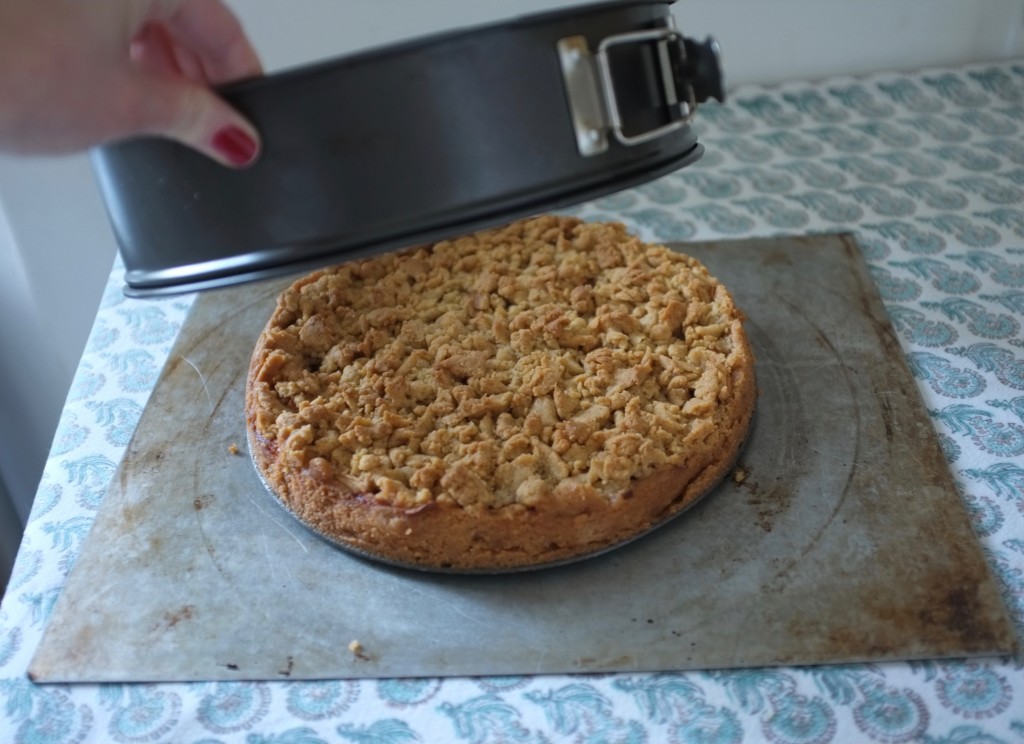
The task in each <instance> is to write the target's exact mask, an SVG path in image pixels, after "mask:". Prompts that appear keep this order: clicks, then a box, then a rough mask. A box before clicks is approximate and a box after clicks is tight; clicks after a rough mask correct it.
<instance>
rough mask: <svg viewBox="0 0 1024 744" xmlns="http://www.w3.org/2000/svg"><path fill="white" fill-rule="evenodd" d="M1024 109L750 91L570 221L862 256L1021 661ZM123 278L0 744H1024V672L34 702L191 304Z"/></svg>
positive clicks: (1016, 98)
mask: <svg viewBox="0 0 1024 744" xmlns="http://www.w3.org/2000/svg"><path fill="white" fill-rule="evenodd" d="M1022 91H1024V60H1021V61H1016V60H1014V61H1008V62H1002V63H998V64H981V65H970V66H964V67H957V68H954V69H932V70H926V71H921V72H917V73H913V74H905V73H901V74H883V75H877V76H872V77H864V78H833V79H828V80H825V81H818V82H813V83H811V82H807V83H803V82H794V83H789V84H785V85H781V86H777V87H770V88H769V87H745V88H742V89H739V90H737V91H734V93H733V95H732V97H731V99H730V101H729V102H728V103H726V104H725V105H706V106H703V107H701V109H700V111H699V112H698V115H697V119H696V121H695V124H694V126H695V128H696V129H697V132H698V134H699V137H700V140H701V141H702V142H703V144H704V145H705V147H706V148H707V152H706V154H705V155H704V158H703V159H702V160H701V161H700V162H699V163H698V164H697V165H695V166H693V167H690V168H686V169H684V170H682V171H678V172H676V173H673V174H671V175H668V176H665V177H662V178H660V179H659V180H657V181H655V182H652V183H649V184H647V185H644V186H641V187H638V188H635V189H631V190H628V191H624V192H620V193H617V194H615V195H613V196H608V197H606V198H602V199H599V200H596V201H593V202H590V203H587V204H583V205H580V206H579V207H577V208H574V209H573V210H571V211H572V212H573V213H575V214H578V215H580V216H582V217H585V218H588V219H611V220H619V221H622V222H624V223H625V224H626V225H627V226H628V227H630V228H631V229H632V230H633V231H634V232H636V233H637V234H639V235H640V236H641V237H643V238H644V239H646V240H650V241H685V240H713V239H718V238H737V237H754V236H769V235H795V234H810V233H819V232H833V231H835V232H839V231H850V232H853V233H854V234H855V235H856V237H857V239H858V241H859V245H860V247H861V249H862V251H863V255H864V257H865V259H866V261H867V263H868V265H869V268H870V272H871V275H872V276H873V278H874V280H875V281H876V282H877V285H878V288H879V290H880V292H881V295H882V297H883V300H884V302H885V305H886V308H887V310H888V312H889V315H890V317H891V319H892V322H893V324H894V326H895V328H896V331H897V333H898V336H899V339H900V342H901V345H902V349H903V352H904V354H905V356H906V359H907V361H908V363H909V366H910V368H911V369H912V371H913V374H914V376H915V379H916V381H917V384H918V387H919V389H920V392H921V394H922V396H923V399H924V403H925V405H926V407H927V410H928V411H929V413H930V415H931V418H932V420H933V421H934V425H935V428H936V430H937V432H938V436H939V437H940V440H941V443H942V447H943V449H944V452H945V454H946V456H947V459H948V461H949V465H950V468H951V471H952V473H953V475H954V477H955V480H956V482H957V485H958V487H959V489H960V490H961V493H962V496H963V502H964V505H965V507H966V510H967V512H968V513H969V516H970V519H971V521H972V524H973V527H974V529H975V531H976V533H977V535H978V537H979V538H980V540H981V542H982V544H983V548H984V551H985V554H986V556H987V558H988V560H989V562H990V565H991V567H992V569H993V572H994V574H995V576H996V577H997V580H998V582H999V585H1000V588H1001V592H1002V596H1003V598H1004V600H1005V602H1006V604H1007V606H1008V608H1009V610H1010V612H1011V614H1012V618H1013V622H1014V625H1015V628H1016V629H1017V632H1018V636H1019V637H1024V336H1022V333H1021V322H1022V319H1024V137H1022V135H1024V93H1022ZM524 156H528V154H526V153H524ZM66 249H67V250H74V249H75V248H74V246H67V247H66ZM121 274H122V269H121V267H120V265H119V264H118V263H116V262H115V265H114V267H113V270H112V272H111V276H110V282H109V285H108V287H107V289H106V292H105V294H104V297H103V300H102V303H101V307H100V308H99V311H98V313H97V316H96V320H95V324H94V327H93V330H92V333H91V335H90V337H89V341H88V344H87V348H86V350H85V352H84V354H83V357H82V359H81V362H80V366H79V368H78V371H77V374H76V376H75V378H74V382H73V385H72V387H71V391H70V394H69V396H68V399H67V403H66V406H65V408H64V411H63V414H62V416H61V419H60V424H59V428H58V431H57V434H56V437H55V439H54V442H53V447H52V451H51V453H50V456H49V459H48V461H47V464H46V468H45V471H44V474H43V478H42V482H41V484H40V486H39V490H38V494H37V496H36V500H35V503H34V506H33V508H32V512H31V515H30V518H29V523H28V526H27V529H26V532H25V537H24V540H23V543H22V545H21V548H20V551H19V553H18V557H17V561H16V564H15V567H14V572H13V576H12V580H11V583H10V585H9V588H8V591H7V593H6V596H5V597H4V600H3V604H2V605H0V741H2V742H17V743H18V744H29V743H31V744H43V743H46V744H50V743H52V744H57V743H58V742H59V743H62V744H64V743H67V744H70V743H72V742H124V743H129V742H132V743H135V742H140V743H141V742H185V743H187V744H212V743H213V742H225V743H226V742H247V743H248V744H261V743H262V744H270V743H271V742H273V743H275V744H315V743H319V742H355V743H357V744H371V743H372V744H391V743H394V744H398V743H401V742H430V743H433V742H467V743H470V744H491V743H497V742H517V743H523V744H526V743H529V744H541V743H542V742H574V743H579V744H584V743H587V744H598V743H607V744H612V743H621V744H641V743H651V744H654V743H656V742H670V743H678V744H683V743H690V742H700V743H702V744H712V743H714V744H730V743H734V742H741V741H762V740H763V741H770V742H778V743H779V744H824V743H825V742H885V743H892V742H928V743H929V744H968V743H973V744H982V743H984V744H996V743H997V742H1020V741H1024V655H1022V654H1018V656H1017V657H1016V658H1004V659H983V660H978V659H975V660H941V661H917V662H907V663H884V664H857V665H839V666H820V667H807V668H769V669H749V670H732V671H716V670H709V671H704V672H690V673H678V674H677V673H658V674H606V675H580V676H538V677H486V678H475V679H404V680H397V679H385V680H368V681H353V680H335V681H316V682H299V681H287V682H273V683H266V682H231V683H224V682H219V683H201V682H198V683H188V684H159V685H155V684H110V685H75V686H68V685H52V686H51V685H47V686H38V685H35V684H33V683H32V682H31V681H30V680H29V679H28V678H27V676H26V669H27V667H28V664H29V661H30V659H31V657H32V654H33V652H34V650H35V648H36V646H37V644H38V643H39V640H40V637H41V635H42V632H43V628H44V627H45V624H46V621H47V616H48V614H49V612H50V610H51V608H52V607H53V604H54V601H55V600H56V598H57V597H58V595H59V594H60V591H61V588H62V586H63V584H64V581H65V578H66V576H67V575H68V571H69V570H70V569H71V567H72V565H73V564H74V561H75V557H76V555H77V554H78V552H79V550H80V548H81V546H82V544H83V541H84V540H86V539H87V535H88V531H89V528H90V525H91V524H92V522H93V519H94V517H95V515H96V512H97V509H98V507H99V505H100V502H101V500H102V498H103V495H104V492H105V489H106V487H107V485H108V483H109V482H110V480H111V478H112V476H113V475H114V473H115V471H116V469H117V467H118V463H119V460H120V458H121V456H122V454H123V452H124V450H125V447H126V445H127V444H128V442H129V439H130V438H131V436H132V432H133V428H134V426H135V424H136V422H137V421H138V419H139V416H140V414H141V412H142V410H143V407H144V406H145V404H146V399H147V396H148V395H149V393H150V391H151V389H152V388H153V386H154V383H155V381H156V379H157V377H158V375H159V373H160V370H161V367H162V365H163V364H164V361H165V359H166V358H167V356H168V353H169V350H170V348H171V345H172V344H173V342H174V340H175V337H176V334H177V332H178V330H179V328H180V327H181V324H182V321H183V319H184V318H185V315H186V313H187V311H188V309H189V307H190V305H191V303H192V301H193V299H194V297H193V296H191V295H190V296H182V297H176V298H169V299H163V300H130V299H126V298H125V297H124V296H123V295H122V293H121ZM934 549H935V550H942V546H941V545H935V546H934ZM125 611H126V612H130V611H131V609H130V608H126V609H125Z"/></svg>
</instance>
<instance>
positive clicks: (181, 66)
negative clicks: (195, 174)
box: [129, 0, 261, 167]
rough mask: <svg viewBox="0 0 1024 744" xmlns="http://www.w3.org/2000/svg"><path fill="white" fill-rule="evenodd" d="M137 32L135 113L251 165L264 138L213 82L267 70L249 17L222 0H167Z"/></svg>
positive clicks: (156, 128) (152, 126)
mask: <svg viewBox="0 0 1024 744" xmlns="http://www.w3.org/2000/svg"><path fill="white" fill-rule="evenodd" d="M150 7H151V13H150V15H148V16H147V18H146V20H145V21H144V22H143V24H142V25H141V27H140V28H139V29H138V31H137V32H136V34H135V35H134V37H133V38H132V42H131V46H130V55H131V58H132V61H133V62H134V63H135V68H136V71H137V72H138V73H140V75H133V76H132V77H131V79H130V87H131V88H132V89H133V90H131V91H130V92H129V95H131V96H134V97H135V98H133V99H131V100H136V104H135V106H136V110H135V111H134V112H133V116H132V118H133V119H135V120H136V121H137V122H138V123H139V124H138V125H139V126H143V127H145V128H146V130H147V131H150V132H151V133H154V134H159V135H163V136H167V137H171V138H173V139H176V140H178V141H180V142H182V143H184V144H186V145H188V146H190V147H193V148H195V149H197V150H199V151H200V152H203V153H205V154H206V155H209V156H210V157H212V158H214V159H215V160H217V161H219V162H221V163H223V164H225V165H229V166H234V167H239V166H244V165H248V164H249V163H251V162H252V161H253V160H254V159H255V158H256V156H257V155H258V154H259V147H260V140H259V135H258V134H257V132H256V130H255V128H254V127H253V125H252V124H251V122H249V121H247V120H246V119H245V118H244V117H242V116H241V114H239V113H238V112H237V111H235V110H234V109H232V108H231V107H230V106H229V105H228V104H227V103H226V102H225V101H223V100H222V99H220V98H219V97H217V95H216V94H214V93H213V92H212V91H210V90H209V89H208V87H209V86H211V85H218V84H221V83H226V82H230V81H233V80H237V79H240V78H245V77H252V76H254V75H258V74H260V72H261V66H260V62H259V59H258V57H257V55H256V52H255V51H254V50H253V48H252V46H251V45H250V43H249V41H248V39H247V38H246V36H245V33H244V31H243V30H242V27H241V25H240V24H239V22H238V20H237V19H236V18H235V16H234V15H233V14H232V13H231V11H230V10H229V9H228V8H227V7H226V6H225V5H223V4H222V3H221V2H220V0H165V1H164V2H156V3H154V4H153V5H152V6H150Z"/></svg>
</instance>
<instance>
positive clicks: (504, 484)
mask: <svg viewBox="0 0 1024 744" xmlns="http://www.w3.org/2000/svg"><path fill="white" fill-rule="evenodd" d="M754 399H755V382H754V372H753V356H752V353H751V351H750V346H749V343H748V342H747V338H746V335H745V333H744V330H743V326H742V316H741V313H740V312H739V311H738V310H737V309H736V307H735V306H734V304H733V301H732V298H731V297H730V296H729V294H728V292H727V291H726V290H725V288H724V287H722V286H721V285H720V284H719V283H718V282H717V281H716V280H714V279H713V278H712V277H711V276H710V275H709V274H708V273H707V270H706V269H705V268H704V267H703V266H702V265H701V264H700V263H698V262H697V261H695V260H694V259H692V258H689V257H687V256H683V255H681V254H678V253H673V252H671V251H669V250H668V249H667V248H664V247H662V246H650V245H645V244H643V243H642V242H640V241H639V240H638V239H636V238H634V237H632V236H630V235H629V234H628V233H627V232H626V231H625V229H624V228H623V227H622V226H621V225H617V224H597V223H589V224H588V223H582V222H580V221H579V220H575V219H571V218H557V217H551V216H548V217H539V218H535V219H531V220H522V221H519V222H516V223H513V224H511V225H508V226H506V227H504V228H500V229H496V230H489V231H484V232H480V233H476V234H474V235H470V236H466V237H464V238H459V239H456V240H452V241H443V242H440V243H436V244H433V245H431V246H426V247H420V248H415V249H409V250H407V251H404V252H401V253H398V254H391V255H386V256H381V257H378V258H374V259H369V260H366V261H359V262H353V263H350V264H345V265H342V266H339V267H335V268H332V269H325V270H322V271H318V272H314V273H313V274H311V275H309V276H307V277H304V278H302V279H300V280H299V281H297V282H296V283H295V284H293V285H292V286H291V287H290V288H289V289H287V290H286V291H285V292H283V293H282V295H281V297H280V298H279V300H278V304H277V308H276V310H275V312H274V313H273V315H272V317H271V318H270V320H269V321H268V323H267V326H266V328H265V329H264V331H263V333H262V334H261V336H260V338H259V340H258V342H257V344H256V348H255V351H254V353H253V358H252V363H251V365H250V370H249V376H248V380H247V386H246V418H247V425H248V430H249V445H250V452H251V454H252V458H253V461H254V463H255V464H256V467H257V470H258V471H259V472H260V474H261V477H262V478H263V479H264V481H265V482H266V483H267V485H268V487H269V488H270V489H271V490H272V491H273V492H274V493H275V494H276V495H277V496H278V497H279V498H280V499H281V501H282V502H283V503H284V504H285V505H286V506H287V507H288V508H289V509H290V510H292V511H293V512H294V513H295V514H296V515H297V516H298V517H299V519H301V520H302V521H303V522H305V523H306V524H307V525H309V526H310V527H312V528H313V529H315V530H317V531H318V532H321V533H322V534H324V535H326V536H327V537H329V538H331V539H333V540H336V541H339V542H341V543H343V544H345V545H348V546H350V547H352V548H354V549H357V550H360V551H362V552H366V553H369V554H373V555H376V556H379V557H382V558H384V559H388V560H392V561H395V562H398V563H405V564H412V565H418V566H423V567H429V568H447V569H455V570H504V569H514V568H519V567H526V566H534V565H543V564H547V563H554V562H559V561H563V560H567V559H570V558H573V557H576V556H579V555H583V554H589V553H593V552H598V551H600V550H602V549H604V548H606V547H609V546H611V545H614V544H617V543H620V542H623V541H625V540H628V539H630V538H631V537H633V536H635V535H637V534H639V533H642V532H644V531H646V530H647V529H649V528H650V527H651V526H652V525H654V524H656V523H658V522H659V521H661V520H663V519H665V518H667V517H668V516H670V515H672V514H674V513H676V512H678V511H679V510H680V509H682V508H685V506H687V505H689V503H691V502H692V501H693V500H694V499H696V498H697V497H699V496H700V495H701V494H703V493H704V492H705V491H707V490H708V489H709V488H710V487H712V486H713V485H714V484H715V483H717V482H718V481H719V480H720V479H721V478H722V477H723V476H724V475H725V474H726V472H727V471H728V470H729V468H730V467H731V466H732V464H733V462H734V460H735V457H736V455H737V454H738V452H739V449H740V447H741V446H742V443H743V440H744V439H745V437H746V433H747V430H748V428H749V424H750V419H751V415H752V412H753V408H754Z"/></svg>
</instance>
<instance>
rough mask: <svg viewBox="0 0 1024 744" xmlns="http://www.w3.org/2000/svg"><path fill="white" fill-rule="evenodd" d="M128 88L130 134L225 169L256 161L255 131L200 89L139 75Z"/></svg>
mask: <svg viewBox="0 0 1024 744" xmlns="http://www.w3.org/2000/svg"><path fill="white" fill-rule="evenodd" d="M128 88H129V89H128V90H126V91H124V95H126V96H128V97H129V98H128V100H132V101H134V104H133V105H132V110H131V111H130V113H129V115H128V117H127V118H128V119H129V120H130V121H131V122H132V123H131V125H130V126H131V128H132V129H134V130H136V131H138V132H144V133H148V134H153V135H158V136H163V137H169V138H171V139H174V140H177V141H178V142H181V143H182V144H184V145H187V146H188V147H191V148H193V149H196V150H198V151H199V152H201V153H203V154H205V155H207V156H209V157H211V158H213V159H214V160H216V161H218V162H220V163H222V164H223V165H227V166H230V167H235V168H238V167H244V166H246V165H250V164H251V163H253V162H254V161H255V160H256V158H257V156H258V155H259V151H260V137H259V134H258V133H257V131H256V128H255V127H254V126H253V125H252V123H251V122H249V121H248V120H247V119H245V117H243V116H242V115H241V114H240V113H239V112H238V111H236V110H235V109H234V108H232V107H231V106H230V105H228V104H227V102H225V101H224V100H223V99H222V98H220V97H218V96H217V95H216V94H215V93H213V92H212V91H211V90H210V89H209V88H207V87H206V86H205V85H204V84H202V83H196V82H193V81H191V80H188V79H187V78H184V77H179V76H166V75H151V74H145V73H143V72H141V71H140V72H139V73H138V74H136V75H133V76H132V77H131V79H130V81H129V82H128Z"/></svg>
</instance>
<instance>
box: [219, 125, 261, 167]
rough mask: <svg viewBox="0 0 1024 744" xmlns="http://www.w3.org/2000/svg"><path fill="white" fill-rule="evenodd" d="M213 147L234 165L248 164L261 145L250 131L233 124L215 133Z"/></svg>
mask: <svg viewBox="0 0 1024 744" xmlns="http://www.w3.org/2000/svg"><path fill="white" fill-rule="evenodd" d="M212 144H213V148H214V149H215V150H216V151H217V152H219V153H220V154H221V155H223V156H224V159H225V160H227V161H228V162H229V163H231V164H232V165H247V164H248V163H251V162H252V161H253V159H254V158H255V157H256V152H257V151H258V150H259V146H258V145H257V144H256V140H254V139H253V138H252V137H251V136H250V135H249V133H248V132H246V131H245V130H244V129H242V128H241V127H238V126H235V125H234V124H231V125H229V126H226V127H224V128H223V129H221V130H220V131H218V132H217V134H215V135H213V142H212Z"/></svg>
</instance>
